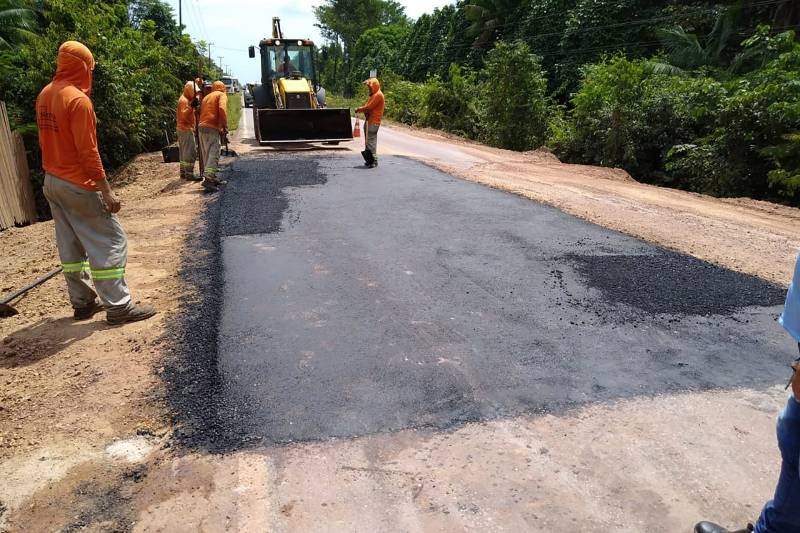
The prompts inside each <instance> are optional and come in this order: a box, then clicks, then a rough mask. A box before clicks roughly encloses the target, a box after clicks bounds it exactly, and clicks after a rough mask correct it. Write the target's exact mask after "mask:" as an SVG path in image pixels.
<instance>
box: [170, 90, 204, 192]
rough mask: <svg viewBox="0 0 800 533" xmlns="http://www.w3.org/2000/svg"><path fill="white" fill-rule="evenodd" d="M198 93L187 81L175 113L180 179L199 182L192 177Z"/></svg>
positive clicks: (195, 150) (198, 103) (194, 159)
mask: <svg viewBox="0 0 800 533" xmlns="http://www.w3.org/2000/svg"><path fill="white" fill-rule="evenodd" d="M199 93H200V91H199V89H198V87H197V85H196V84H195V82H193V81H187V82H186V85H184V86H183V93H182V94H181V96H180V98H178V107H177V109H176V111H175V116H176V122H177V127H176V129H177V130H178V151H179V152H180V159H181V179H185V180H191V181H200V178H197V177H195V175H194V162H195V161H196V160H197V149H196V147H195V142H194V133H195V131H194V130H195V127H196V125H197V115H196V114H195V109H196V108H197V107H199V105H200V101H199V98H198V95H199Z"/></svg>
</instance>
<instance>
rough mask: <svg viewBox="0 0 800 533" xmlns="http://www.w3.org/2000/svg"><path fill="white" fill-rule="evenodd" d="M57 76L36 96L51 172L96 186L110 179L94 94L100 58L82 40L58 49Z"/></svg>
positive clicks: (42, 142) (44, 159)
mask: <svg viewBox="0 0 800 533" xmlns="http://www.w3.org/2000/svg"><path fill="white" fill-rule="evenodd" d="M56 65H57V66H56V75H55V76H54V77H53V81H51V82H50V83H49V84H48V85H47V86H46V87H45V88H44V89H42V92H40V93H39V96H38V98H36V124H37V125H38V127H39V146H41V149H42V168H44V170H45V172H47V173H49V174H52V175H53V176H56V177H58V178H61V179H63V180H66V181H69V182H71V183H74V184H75V185H77V186H78V187H81V188H83V189H87V190H90V191H96V190H98V189H97V185H96V182H98V181H102V180H104V179H105V178H106V173H105V170H104V169H103V162H102V161H101V160H100V153H99V152H98V150H97V118H96V117H95V114H94V106H92V101H91V100H90V99H89V94H90V93H91V90H92V71H93V70H94V58H93V57H92V53H91V52H90V51H89V49H88V48H87V47H86V46H84V45H83V44H81V43H79V42H77V41H67V42H65V43H64V44H62V45H61V47H60V48H59V49H58V61H57V64H56Z"/></svg>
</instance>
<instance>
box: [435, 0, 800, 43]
mask: <svg viewBox="0 0 800 533" xmlns="http://www.w3.org/2000/svg"><path fill="white" fill-rule="evenodd" d="M784 2H785V0H763V1H761V2H756V3H753V4H751V7H763V6H767V5H775V4H782V3H784ZM716 11H718V8H706V9H701V10H697V11H695V12H696V13H697V12H707V13H713V12H716ZM555 16H560V17H563V16H564V14H563V13H552V14H549V15H543V16H541V17H534V18H530V19H524V22H525V23H529V22H531V21H535V20H546V19H549V18H553V17H555ZM684 17H685V15H683V14H678V13H676V14H673V15H669V16H663V17H654V18H649V19H639V20H632V21H626V22H618V23H614V24H605V25H601V26H584V27H579V29H577V30H575V31H571V32H569V35H570V36H578V35H584V34H586V33H591V32H595V31H599V30H606V29H618V28H625V27H630V26H639V25H642V24H652V23H657V22H667V21H672V20H679V19H682V18H684ZM517 23H518V21H512V22H507V23H504V24H498V25H497V26H495V27H494V28H492V30H495V31H496V30H498V29H501V28H504V27H508V26H511V25H514V24H517ZM773 29H774V30H776V31H780V29H779V28H773ZM786 29H792V28H786ZM567 32H568V28H567V27H566V26H565V28H564V30H563V31H560V32H551V33H543V34H537V35H533V36H532V37H533V38H543V37H558V36H564V35H565V34H567ZM466 48H474V45H473V44H472V43H465V44H459V43H453V44H450V45H448V46H446V47H445V48H444V49H441V50H442V51H443V52H447V51H455V50H459V49H466ZM437 51H439V50H437Z"/></svg>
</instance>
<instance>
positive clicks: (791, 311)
mask: <svg viewBox="0 0 800 533" xmlns="http://www.w3.org/2000/svg"><path fill="white" fill-rule="evenodd" d="M778 322H780V324H781V326H783V327H784V329H786V331H788V332H789V335H791V336H792V337H794V340H796V341H797V342H800V256H798V257H797V261H796V262H795V264H794V275H793V276H792V283H791V284H790V285H789V292H787V293H786V305H785V306H784V308H783V314H782V315H781V317H780V318H779V319H778Z"/></svg>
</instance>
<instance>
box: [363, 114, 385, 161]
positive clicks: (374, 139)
mask: <svg viewBox="0 0 800 533" xmlns="http://www.w3.org/2000/svg"><path fill="white" fill-rule="evenodd" d="M380 127H381V125H380V124H370V123H369V122H368V123H367V128H366V132H367V135H366V137H365V139H364V143H365V144H366V146H367V150H369V151H370V153H371V154H372V158H373V159H375V161H377V160H378V128H380Z"/></svg>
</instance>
